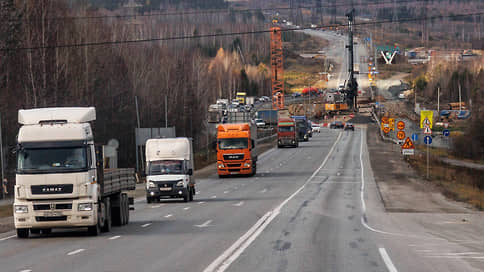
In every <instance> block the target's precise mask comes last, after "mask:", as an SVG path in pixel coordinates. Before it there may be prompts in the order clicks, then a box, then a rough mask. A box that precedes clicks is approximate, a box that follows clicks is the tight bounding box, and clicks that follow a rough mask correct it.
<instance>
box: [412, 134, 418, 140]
mask: <svg viewBox="0 0 484 272" xmlns="http://www.w3.org/2000/svg"><path fill="white" fill-rule="evenodd" d="M417 140H418V134H417V133H413V134H412V141H414V142H416V141H417Z"/></svg>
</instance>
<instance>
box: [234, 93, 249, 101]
mask: <svg viewBox="0 0 484 272" xmlns="http://www.w3.org/2000/svg"><path fill="white" fill-rule="evenodd" d="M246 96H247V93H245V92H237V93H236V94H235V99H237V100H239V103H240V104H245V97H246Z"/></svg>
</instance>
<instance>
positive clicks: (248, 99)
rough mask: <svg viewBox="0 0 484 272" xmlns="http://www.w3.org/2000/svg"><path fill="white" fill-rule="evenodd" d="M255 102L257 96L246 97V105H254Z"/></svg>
mask: <svg viewBox="0 0 484 272" xmlns="http://www.w3.org/2000/svg"><path fill="white" fill-rule="evenodd" d="M254 104H255V96H247V97H246V98H245V105H246V106H253V105H254Z"/></svg>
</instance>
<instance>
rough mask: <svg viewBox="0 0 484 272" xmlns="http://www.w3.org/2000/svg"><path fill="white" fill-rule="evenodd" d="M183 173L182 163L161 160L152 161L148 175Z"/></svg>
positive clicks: (179, 161)
mask: <svg viewBox="0 0 484 272" xmlns="http://www.w3.org/2000/svg"><path fill="white" fill-rule="evenodd" d="M179 174H184V172H183V161H181V160H163V161H153V162H151V163H150V168H149V171H148V175H150V176H153V175H179Z"/></svg>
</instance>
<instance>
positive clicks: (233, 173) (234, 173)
mask: <svg viewBox="0 0 484 272" xmlns="http://www.w3.org/2000/svg"><path fill="white" fill-rule="evenodd" d="M238 173H239V172H230V174H232V175H237V174H238Z"/></svg>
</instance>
